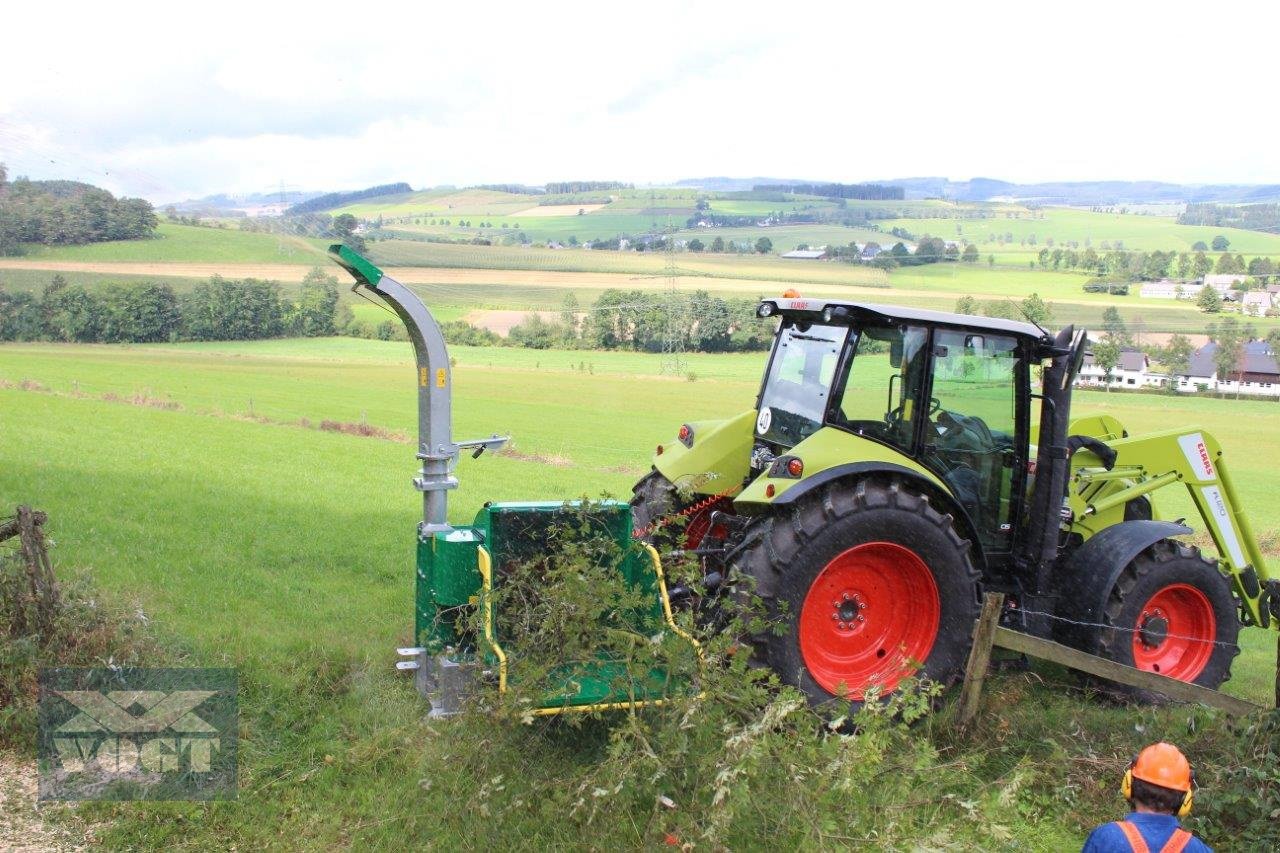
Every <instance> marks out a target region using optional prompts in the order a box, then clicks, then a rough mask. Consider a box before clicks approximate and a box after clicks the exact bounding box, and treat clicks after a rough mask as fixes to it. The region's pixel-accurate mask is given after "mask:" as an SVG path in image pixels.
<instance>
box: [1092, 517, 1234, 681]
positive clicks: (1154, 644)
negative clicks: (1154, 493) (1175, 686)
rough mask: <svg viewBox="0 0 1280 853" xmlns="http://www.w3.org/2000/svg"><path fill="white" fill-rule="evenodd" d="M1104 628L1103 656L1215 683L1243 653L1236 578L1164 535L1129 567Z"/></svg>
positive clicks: (1225, 676) (1118, 585)
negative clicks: (1233, 583) (1234, 590)
mask: <svg viewBox="0 0 1280 853" xmlns="http://www.w3.org/2000/svg"><path fill="white" fill-rule="evenodd" d="M1103 612H1104V617H1103V621H1104V622H1106V624H1107V625H1108V626H1111V627H1106V628H1099V629H1097V630H1098V635H1097V654H1098V655H1099V656H1101V657H1104V658H1108V659H1110V660H1114V661H1117V662H1119V663H1123V664H1126V665H1128V666H1132V667H1136V668H1137V669H1142V670H1146V671H1147V672H1158V673H1160V674H1161V675H1167V676H1169V677H1170V678H1176V679H1178V680H1179V681H1190V682H1193V683H1195V684H1199V685H1201V686H1203V687H1210V688H1213V689H1215V690H1216V689H1217V688H1218V687H1219V686H1221V685H1222V683H1223V682H1225V681H1226V680H1227V679H1228V678H1230V677H1231V663H1232V661H1234V660H1235V657H1236V655H1237V654H1239V653H1240V647H1239V646H1238V645H1236V640H1237V638H1238V636H1239V634H1240V617H1239V609H1238V607H1237V605H1236V601H1235V597H1234V596H1233V595H1232V593H1231V582H1230V581H1228V580H1227V578H1226V577H1225V576H1224V575H1223V574H1222V572H1220V571H1218V567H1217V565H1216V564H1215V563H1214V562H1213V561H1212V560H1208V559H1205V558H1204V557H1203V556H1201V554H1200V550H1199V549H1198V548H1194V547H1191V546H1188V545H1184V544H1182V543H1181V542H1178V541H1176V540H1173V539H1163V540H1161V541H1159V542H1157V543H1156V544H1154V545H1152V546H1151V547H1150V548H1148V549H1147V550H1145V551H1143V552H1142V553H1141V554H1139V555H1138V556H1137V557H1136V558H1134V560H1133V561H1132V562H1131V563H1129V565H1127V566H1125V568H1124V571H1122V572H1121V573H1120V577H1119V578H1118V579H1117V580H1116V583H1115V586H1114V587H1112V589H1111V594H1110V596H1109V597H1108V599H1107V604H1106V607H1105V609H1104V611H1103ZM1105 686H1106V689H1107V691H1108V692H1110V693H1114V694H1116V695H1118V696H1121V697H1123V698H1131V699H1137V700H1140V701H1145V702H1160V701H1163V700H1162V698H1161V697H1160V696H1159V695H1158V694H1155V693H1152V692H1150V691H1146V690H1139V689H1137V688H1133V687H1127V686H1124V685H1120V684H1115V683H1113V682H1105Z"/></svg>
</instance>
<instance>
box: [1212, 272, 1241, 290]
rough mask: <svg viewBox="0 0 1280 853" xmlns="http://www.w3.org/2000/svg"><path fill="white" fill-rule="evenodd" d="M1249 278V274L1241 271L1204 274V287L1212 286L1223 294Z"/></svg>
mask: <svg viewBox="0 0 1280 853" xmlns="http://www.w3.org/2000/svg"><path fill="white" fill-rule="evenodd" d="M1248 280H1249V276H1247V275H1244V274H1243V273H1219V274H1216V275H1206V276H1205V277H1204V284H1205V286H1206V287H1212V288H1213V289H1214V290H1216V291H1218V292H1219V293H1222V294H1225V293H1226V292H1227V291H1229V290H1234V289H1236V288H1238V287H1239V286H1240V285H1242V284H1244V283H1245V282H1246V281H1248Z"/></svg>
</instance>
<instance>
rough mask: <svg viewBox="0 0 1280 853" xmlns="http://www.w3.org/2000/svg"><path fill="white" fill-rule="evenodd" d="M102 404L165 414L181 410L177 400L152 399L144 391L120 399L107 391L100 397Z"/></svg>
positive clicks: (112, 392) (117, 395)
mask: <svg viewBox="0 0 1280 853" xmlns="http://www.w3.org/2000/svg"><path fill="white" fill-rule="evenodd" d="M102 401H103V402H104V403H128V404H129V405H130V406H142V407H144V408H148V409H162V410H163V411H166V412H178V411H181V410H182V404H181V403H179V402H178V401H177V400H165V399H162V398H160V397H152V396H151V395H150V394H148V393H147V392H146V391H134V392H133V393H132V394H130V395H129V396H127V397H122V396H120V395H119V394H116V393H115V392H114V391H108V392H107V393H105V394H103V395H102Z"/></svg>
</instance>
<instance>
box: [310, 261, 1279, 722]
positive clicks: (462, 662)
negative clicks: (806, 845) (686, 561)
mask: <svg viewBox="0 0 1280 853" xmlns="http://www.w3.org/2000/svg"><path fill="white" fill-rule="evenodd" d="M330 255H331V256H332V257H333V259H334V260H335V261H336V262H337V263H338V264H339V265H341V266H342V267H343V268H344V269H346V270H347V271H348V272H349V273H350V274H351V276H352V277H353V278H354V279H355V282H356V284H355V287H357V288H359V287H364V288H366V289H367V290H368V291H369V292H370V293H372V294H373V295H375V296H376V297H378V298H380V299H381V300H383V301H384V302H385V303H387V304H388V305H389V306H390V307H391V308H392V309H393V310H394V311H395V312H396V314H397V315H398V316H399V317H400V318H401V320H402V321H403V322H404V323H405V326H406V327H407V329H408V332H409V338H410V341H411V342H412V343H413V346H414V352H415V356H416V360H417V376H416V379H417V382H416V385H417V389H418V411H419V442H418V453H417V456H418V459H419V460H420V461H421V463H422V470H421V472H420V473H419V475H418V476H417V477H416V478H415V479H414V481H413V482H414V486H415V488H417V489H418V490H419V491H421V492H422V493H423V520H422V522H420V523H419V525H418V530H417V536H416V540H417V543H416V544H417V562H416V573H415V574H416V594H415V626H414V636H415V643H416V644H415V645H414V646H412V647H410V648H405V649H401V650H400V652H401V653H402V655H404V656H405V657H406V658H407V660H404V661H401V662H400V663H399V664H398V666H399V668H401V669H404V670H410V671H414V672H415V673H416V683H417V685H418V688H419V690H420V691H422V693H423V694H424V695H425V696H427V697H428V698H429V699H430V700H431V703H432V714H433V715H443V714H450V713H454V712H456V711H457V710H458V709H459V707H460V702H461V701H462V698H463V696H464V695H465V694H466V692H467V691H468V690H470V689H472V686H473V684H474V682H475V680H476V679H477V678H478V677H480V676H482V675H489V676H490V677H492V678H493V680H495V681H496V683H497V686H498V689H499V690H505V689H506V687H507V676H508V656H507V654H506V653H505V652H504V650H503V648H502V639H503V635H504V632H503V620H502V618H501V613H499V612H497V609H498V608H496V607H495V606H494V604H493V599H492V597H491V595H492V592H493V590H494V589H495V588H497V587H500V586H501V584H502V582H503V576H504V571H505V570H506V567H509V566H510V565H511V564H512V562H513V561H517V560H521V559H527V557H528V555H529V554H530V553H531V552H532V553H537V552H538V549H539V547H541V546H542V545H544V544H545V535H546V531H547V527H548V524H549V522H550V521H551V520H553V519H554V517H555V515H556V514H557V513H559V512H562V511H563V510H564V504H563V503H561V502H553V503H490V504H486V505H485V507H484V508H483V509H482V510H481V511H480V512H479V513H478V514H477V516H476V518H475V521H474V522H473V524H472V525H471V526H468V527H457V526H454V525H451V524H450V523H449V520H448V517H447V513H446V499H447V494H448V491H449V490H450V489H453V488H456V486H457V482H458V481H457V479H456V478H455V476H454V473H453V472H454V471H455V469H456V467H457V462H458V457H459V455H460V453H461V451H462V450H463V449H468V450H471V451H472V452H473V455H474V456H479V455H480V454H481V453H482V452H483V451H484V450H486V449H495V450H496V449H498V448H500V447H501V446H502V445H503V444H504V443H505V442H506V441H507V438H506V437H505V436H499V435H497V434H494V435H492V436H490V437H489V438H484V439H479V440H476V441H464V442H455V441H454V440H453V439H452V436H451V427H450V405H451V393H452V377H451V373H450V368H449V360H448V353H447V348H446V346H445V342H444V339H443V337H442V336H441V334H440V330H439V327H438V326H437V325H436V323H435V321H434V320H433V319H432V317H431V314H430V312H429V311H428V310H427V309H426V307H425V306H424V305H423V304H422V303H421V302H420V301H419V300H418V298H417V296H416V295H414V294H413V292H412V291H410V290H409V289H407V288H405V287H404V286H403V285H401V284H399V283H398V282H396V281H395V280H394V279H392V278H390V277H389V276H387V275H385V274H384V273H383V272H382V271H381V270H380V269H378V268H377V267H376V266H375V265H373V264H372V263H370V262H369V261H368V260H366V259H365V258H363V257H361V256H360V255H358V254H356V253H355V252H352V251H351V250H350V249H349V248H347V247H345V246H334V247H332V248H331V249H330ZM757 313H758V314H759V316H760V317H762V318H769V317H772V318H776V319H777V321H778V327H777V332H776V336H775V340H774V345H773V349H772V352H771V353H770V356H769V359H768V362H767V365H766V367H765V372H764V378H763V381H762V383H761V385H760V391H759V395H758V397H757V399H756V402H755V405H754V406H753V407H752V408H750V409H748V410H746V411H743V412H740V413H738V414H735V415H732V416H730V417H727V418H724V419H722V420H708V421H692V422H688V423H685V424H682V425H681V426H680V427H679V430H678V433H677V435H676V439H675V440H673V441H672V442H670V443H667V444H663V445H660V446H659V447H658V452H657V454H656V455H655V456H654V457H653V468H652V470H651V471H650V473H649V474H648V475H646V476H645V477H644V478H643V479H641V480H640V482H639V483H637V484H636V486H635V493H634V496H633V498H632V500H631V502H630V504H629V505H628V504H622V503H618V502H612V503H606V504H604V505H603V506H601V507H599V508H598V510H593V511H598V512H599V513H600V517H599V520H600V523H601V525H602V528H601V529H607V530H608V531H609V535H611V536H613V537H614V538H615V539H616V540H617V541H618V543H619V544H620V545H621V546H623V548H624V553H626V554H627V556H626V558H625V559H624V560H623V561H622V563H620V564H619V565H618V566H617V569H618V570H619V571H621V572H623V573H624V575H625V577H626V578H627V580H628V582H629V583H634V584H637V585H640V586H641V587H643V588H644V589H646V590H651V591H652V593H653V608H652V611H651V612H649V614H648V615H647V616H646V617H645V618H647V619H648V620H649V622H648V623H647V626H646V630H650V632H651V633H652V632H656V631H668V630H669V631H671V632H673V633H674V634H676V635H678V636H680V637H681V638H684V639H686V640H687V641H688V642H689V643H691V644H692V645H693V646H694V647H695V649H696V648H697V644H696V642H694V641H693V640H692V638H690V637H688V635H686V634H684V633H683V632H682V630H681V629H680V628H679V626H678V625H677V623H676V622H675V621H674V620H673V618H672V615H671V610H672V607H673V606H674V607H679V606H682V605H683V606H690V607H698V608H701V607H703V606H704V605H707V604H714V602H715V601H716V600H717V599H720V598H722V597H725V596H732V595H734V594H735V592H736V591H737V590H740V589H743V588H746V587H747V586H752V587H753V588H754V590H755V592H756V593H757V594H758V595H759V596H760V598H761V599H763V601H764V603H765V604H766V606H767V607H768V608H769V611H770V613H771V614H772V616H773V617H774V618H775V619H776V620H777V621H778V622H779V623H781V624H780V625H774V626H773V627H772V628H771V629H770V630H769V631H768V632H767V633H766V634H762V635H761V636H759V637H754V638H751V639H752V640H753V641H754V642H753V645H754V647H755V648H756V649H757V650H758V651H759V652H760V653H761V654H762V655H763V656H764V658H765V660H766V662H767V663H768V664H769V665H770V666H771V667H772V668H774V669H775V670H776V671H777V672H778V674H779V675H780V677H781V678H782V679H784V680H785V681H787V682H789V683H791V684H795V685H797V686H799V687H800V688H801V689H802V690H804V692H805V693H806V694H807V695H808V697H809V698H810V700H811V701H812V702H814V703H823V702H828V701H831V700H833V699H837V698H840V699H843V700H853V701H855V702H857V701H861V700H863V699H864V698H865V697H866V696H867V695H868V694H869V693H873V692H876V691H879V692H884V691H891V690H893V689H895V688H896V687H897V686H898V684H899V683H900V682H901V681H902V679H903V678H905V677H907V676H909V675H912V674H922V675H924V676H926V677H928V678H931V679H934V680H937V681H940V682H943V683H946V682H949V681H951V680H953V679H955V678H956V677H957V676H958V675H959V673H960V671H961V669H962V667H963V665H964V660H965V658H966V656H967V654H968V650H969V645H970V637H971V632H972V628H973V624H974V619H975V618H976V615H977V610H978V596H979V590H980V589H985V590H987V591H992V590H994V591H998V592H1002V593H1004V594H1005V595H1006V610H1005V614H1004V618H1005V621H1006V622H1007V623H1009V624H1011V625H1014V626H1016V627H1018V628H1019V629H1021V630H1024V631H1027V632H1030V633H1033V634H1037V635H1040V636H1052V637H1054V638H1056V639H1058V640H1059V641H1061V642H1065V643H1068V644H1070V645H1073V646H1075V647H1077V648H1080V649H1083V650H1084V651H1087V652H1090V653H1092V654H1096V655H1101V656H1104V657H1107V658H1110V659H1112V660H1116V661H1120V662H1122V663H1125V664H1129V665H1132V666H1136V667H1138V668H1141V669H1146V670H1150V671H1153V672H1159V673H1162V674H1164V675H1168V676H1172V677H1174V678H1179V679H1182V680H1184V681H1194V682H1196V683H1199V684H1202V685H1206V686H1209V687H1217V686H1218V685H1220V684H1221V683H1222V682H1223V681H1224V680H1225V679H1226V678H1227V677H1228V675H1229V673H1230V666H1231V662H1232V659H1233V658H1234V656H1235V655H1236V653H1237V652H1238V647H1237V645H1236V637H1237V634H1238V632H1239V629H1240V626H1241V625H1242V624H1244V625H1261V626H1264V627H1265V626H1268V625H1280V585H1278V584H1277V581H1276V580H1273V579H1271V578H1270V576H1269V574H1268V572H1267V568H1266V564H1265V562H1264V561H1263V558H1262V554H1261V553H1260V551H1259V548H1258V544H1257V542H1256V540H1255V538H1254V536H1253V532H1252V530H1251V528H1250V526H1249V522H1248V519H1247V518H1246V516H1245V514H1244V512H1243V510H1242V509H1241V507H1240V506H1239V503H1238V501H1237V498H1236V493H1235V489H1234V488H1233V487H1232V483H1231V476H1230V467H1229V465H1228V463H1227V460H1226V458H1225V457H1224V455H1223V453H1222V450H1221V448H1220V447H1219V445H1218V442H1217V441H1216V440H1215V439H1214V438H1213V436H1211V435H1210V434H1209V433H1207V432H1205V431H1204V430H1202V429H1199V428H1197V427H1183V428H1179V429H1174V430H1169V431H1165V432H1158V433H1152V434H1148V435H1136V436H1134V435H1130V434H1129V433H1128V432H1127V431H1126V430H1125V429H1124V427H1123V426H1121V424H1120V423H1119V422H1117V421H1116V420H1115V419H1114V418H1112V417H1110V416H1107V415H1100V416H1078V417H1073V415H1072V411H1071V386H1072V380H1073V379H1074V376H1075V374H1076V371H1077V370H1078V369H1079V366H1080V363H1081V360H1082V359H1083V356H1084V353H1085V347H1086V345H1087V341H1086V340H1085V338H1084V335H1083V334H1073V331H1072V329H1071V328H1067V329H1064V330H1062V331H1061V332H1059V333H1058V334H1056V335H1051V334H1049V333H1048V332H1046V331H1045V330H1043V329H1041V328H1039V327H1038V326H1036V325H1034V324H1032V323H1023V322H1019V321H1013V320H1001V319H993V318H984V317H970V316H965V315H960V314H947V313H942V312H936V311H926V310H919V309H913V308H905V307H894V306H887V305H874V304H868V303H861V302H845V301H834V300H821V299H805V298H800V297H792V295H791V294H790V293H789V294H788V296H787V297H784V298H779V299H766V300H764V301H762V302H761V303H760V304H759V307H758V309H757ZM1036 371H1039V374H1040V375H1039V383H1038V384H1039V390H1036V389H1035V388H1034V387H1033V378H1034V377H1033V374H1034V373H1035V372H1036ZM1037 408H1038V409H1039V412H1038V415H1037V414H1036V413H1035V410H1036V409H1037ZM1178 483H1181V484H1182V485H1183V486H1184V487H1185V488H1186V489H1187V491H1188V493H1189V494H1190V496H1191V499H1192V500H1193V502H1194V503H1195V504H1196V506H1197V508H1198V509H1199V511H1200V516H1201V519H1202V521H1203V523H1204V525H1205V527H1206V528H1207V530H1208V532H1209V535H1210V536H1211V537H1212V539H1213V542H1214V545H1215V546H1216V550H1217V555H1216V557H1215V558H1205V557H1203V556H1201V554H1200V552H1199V550H1198V549H1196V548H1194V547H1192V546H1189V545H1186V544H1184V543H1183V542H1181V541H1179V540H1178V539H1177V538H1176V537H1178V536H1182V535H1185V534H1187V533H1190V532H1191V530H1190V528H1188V527H1186V526H1185V525H1184V524H1182V523H1181V521H1167V520H1163V519H1162V518H1161V515H1160V513H1159V509H1158V506H1157V504H1156V501H1155V498H1156V497H1157V494H1158V493H1159V492H1160V490H1162V489H1165V488H1166V487H1169V486H1173V485H1174V484H1178ZM672 517H680V518H682V519H683V520H684V523H683V524H665V523H664V522H665V521H667V520H668V519H670V518H672ZM633 536H634V537H640V538H642V539H643V540H645V541H644V544H643V545H642V547H634V546H633V545H632V540H633ZM540 537H542V538H541V539H540ZM662 548H666V549H676V550H683V551H685V552H692V553H693V554H695V555H697V556H698V558H699V559H700V560H701V562H702V566H703V576H702V579H701V582H700V583H697V584H693V585H692V586H690V587H672V588H670V589H669V588H668V587H667V585H666V583H665V580H664V577H663V571H662V562H661V559H660V558H659V551H658V550H657V549H662ZM611 565H612V564H611ZM748 578H749V579H750V581H751V583H750V584H748V583H746V580H747V579H748ZM476 610H478V611H479V615H481V617H482V618H481V619H480V620H478V621H479V623H480V624H481V625H482V626H483V627H482V629H480V628H471V627H469V626H470V625H471V624H472V623H471V622H469V621H467V620H465V619H463V618H462V617H463V614H465V613H466V612H469V611H476ZM717 610H718V608H716V607H714V606H711V607H706V609H705V611H703V612H705V613H708V614H711V615H712V617H714V615H715V613H716V612H717ZM619 677H620V676H619V673H618V672H616V671H611V669H610V662H609V661H608V660H607V659H604V658H602V659H601V660H598V661H595V662H588V663H587V664H583V665H579V666H578V667H577V668H576V669H574V668H565V679H564V684H563V687H562V689H559V690H553V691H552V692H551V694H550V695H547V696H546V697H545V699H544V701H543V704H542V705H541V706H540V707H538V708H537V709H536V710H535V713H539V714H557V713H563V712H566V711H574V710H583V709H602V708H614V707H634V706H636V705H639V704H645V703H649V702H653V701H660V700H661V699H662V698H664V696H665V695H666V693H665V692H664V691H668V690H670V689H675V688H672V687H670V686H668V685H667V682H668V681H670V680H669V679H662V678H655V679H654V681H652V682H644V683H639V682H637V683H620V681H619ZM686 686H687V685H686ZM1107 686H1108V687H1109V688H1110V689H1113V690H1116V691H1120V690H1122V689H1125V688H1120V687H1119V686H1118V685H1107Z"/></svg>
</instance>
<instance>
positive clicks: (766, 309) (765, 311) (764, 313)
mask: <svg viewBox="0 0 1280 853" xmlns="http://www.w3.org/2000/svg"><path fill="white" fill-rule="evenodd" d="M776 308H777V306H775V305H774V304H773V303H772V302H761V303H760V307H759V308H757V309H756V316H757V317H772V316H773V312H774V311H775V310H776Z"/></svg>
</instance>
